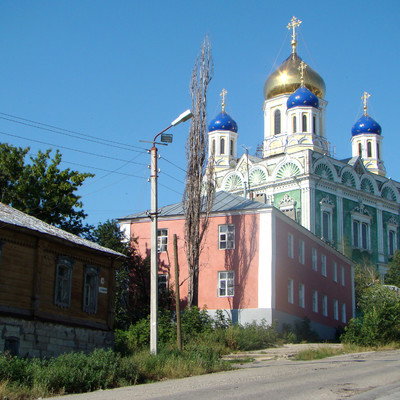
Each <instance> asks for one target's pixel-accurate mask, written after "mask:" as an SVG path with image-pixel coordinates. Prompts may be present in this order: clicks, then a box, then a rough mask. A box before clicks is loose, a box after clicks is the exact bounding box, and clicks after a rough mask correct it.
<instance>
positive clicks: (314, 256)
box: [312, 249, 318, 271]
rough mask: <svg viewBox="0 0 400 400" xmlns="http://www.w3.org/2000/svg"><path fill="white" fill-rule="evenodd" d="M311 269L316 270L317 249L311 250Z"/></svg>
mask: <svg viewBox="0 0 400 400" xmlns="http://www.w3.org/2000/svg"><path fill="white" fill-rule="evenodd" d="M312 269H313V270H314V271H317V270H318V255H317V249H312Z"/></svg>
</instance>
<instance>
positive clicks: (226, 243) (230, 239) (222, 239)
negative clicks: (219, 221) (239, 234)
mask: <svg viewBox="0 0 400 400" xmlns="http://www.w3.org/2000/svg"><path fill="white" fill-rule="evenodd" d="M234 248H235V225H234V224H224V225H218V249H219V250H232V249H234Z"/></svg>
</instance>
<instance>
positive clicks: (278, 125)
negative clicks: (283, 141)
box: [274, 110, 281, 135]
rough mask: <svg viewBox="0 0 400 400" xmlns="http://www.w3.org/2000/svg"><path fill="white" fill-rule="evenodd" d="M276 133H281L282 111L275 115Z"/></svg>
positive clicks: (276, 112)
mask: <svg viewBox="0 0 400 400" xmlns="http://www.w3.org/2000/svg"><path fill="white" fill-rule="evenodd" d="M274 128H275V129H274V133H275V135H277V134H278V133H281V110H276V111H275V113H274Z"/></svg>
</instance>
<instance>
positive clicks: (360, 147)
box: [358, 142, 362, 157]
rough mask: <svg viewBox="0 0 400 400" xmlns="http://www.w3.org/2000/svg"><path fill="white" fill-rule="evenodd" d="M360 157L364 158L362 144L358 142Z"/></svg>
mask: <svg viewBox="0 0 400 400" xmlns="http://www.w3.org/2000/svg"><path fill="white" fill-rule="evenodd" d="M358 155H359V156H360V157H361V156H362V146H361V142H358Z"/></svg>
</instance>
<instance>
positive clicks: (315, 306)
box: [312, 290, 318, 313]
mask: <svg viewBox="0 0 400 400" xmlns="http://www.w3.org/2000/svg"><path fill="white" fill-rule="evenodd" d="M312 300H313V301H312V310H313V311H314V312H315V313H317V312H318V291H317V290H313V296H312Z"/></svg>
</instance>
